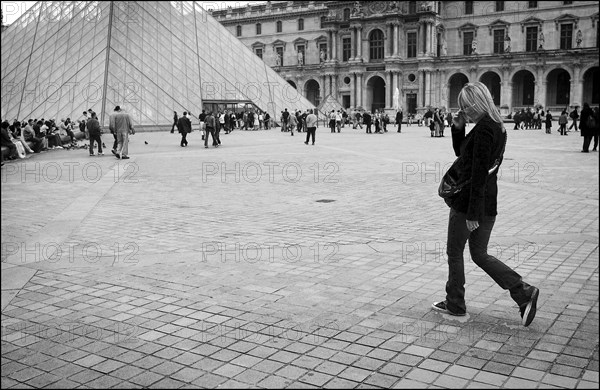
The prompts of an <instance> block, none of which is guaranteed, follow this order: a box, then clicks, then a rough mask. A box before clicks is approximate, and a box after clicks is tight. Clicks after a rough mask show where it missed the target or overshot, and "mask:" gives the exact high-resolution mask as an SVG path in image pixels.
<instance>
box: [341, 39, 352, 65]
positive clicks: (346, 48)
mask: <svg viewBox="0 0 600 390" xmlns="http://www.w3.org/2000/svg"><path fill="white" fill-rule="evenodd" d="M351 56H352V38H350V37H348V38H342V61H344V62H347V61H348V60H349V59H350V57H351Z"/></svg>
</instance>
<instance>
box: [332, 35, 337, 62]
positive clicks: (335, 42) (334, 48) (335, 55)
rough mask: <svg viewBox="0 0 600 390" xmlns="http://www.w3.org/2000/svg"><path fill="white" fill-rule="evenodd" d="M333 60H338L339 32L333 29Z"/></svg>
mask: <svg viewBox="0 0 600 390" xmlns="http://www.w3.org/2000/svg"><path fill="white" fill-rule="evenodd" d="M333 60H334V61H337V60H338V33H337V31H333Z"/></svg>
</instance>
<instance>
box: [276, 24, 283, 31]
mask: <svg viewBox="0 0 600 390" xmlns="http://www.w3.org/2000/svg"><path fill="white" fill-rule="evenodd" d="M282 25H283V24H282V23H281V22H280V21H277V23H275V31H276V32H278V33H280V32H281V31H282V30H283V27H282Z"/></svg>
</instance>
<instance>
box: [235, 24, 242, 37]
mask: <svg viewBox="0 0 600 390" xmlns="http://www.w3.org/2000/svg"><path fill="white" fill-rule="evenodd" d="M235 36H236V37H241V36H242V26H239V25H238V26H236V27H235Z"/></svg>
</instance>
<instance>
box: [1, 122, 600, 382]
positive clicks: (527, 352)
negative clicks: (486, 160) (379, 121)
mask: <svg viewBox="0 0 600 390" xmlns="http://www.w3.org/2000/svg"><path fill="white" fill-rule="evenodd" d="M316 137H317V142H316V145H315V146H312V145H308V146H307V145H305V144H304V143H303V141H304V134H302V133H301V134H298V133H296V135H295V136H294V137H291V136H290V134H289V133H281V132H280V131H278V130H271V131H258V132H243V131H235V132H233V133H232V134H229V135H222V137H221V138H222V141H223V145H222V147H220V148H210V149H204V147H203V145H202V144H201V141H200V134H199V133H198V132H194V133H192V134H191V135H190V136H189V137H188V140H189V146H188V147H187V148H181V147H179V136H178V135H177V134H170V133H168V132H162V133H138V134H136V135H135V136H133V137H132V138H131V139H132V142H131V144H130V152H131V159H130V160H127V161H123V160H121V161H119V160H116V159H115V158H114V157H113V156H111V155H105V156H102V157H100V156H96V157H89V156H88V153H87V151H86V150H78V151H66V150H63V151H50V152H46V153H43V154H41V155H35V156H33V157H32V158H30V159H27V160H23V161H20V162H18V163H15V162H9V163H7V164H6V165H5V166H4V167H3V168H2V190H1V191H2V233H1V238H2V383H1V384H2V388H24V387H48V388H74V387H80V388H100V387H101V388H105V387H114V388H129V387H152V388H179V387H182V388H185V387H187V388H193V387H196V388H197V387H206V388H215V387H228V388H239V387H241V388H248V387H259V388H274V387H293V388H300V387H301V388H310V387H326V388H339V387H344V388H351V387H359V388H371V387H391V388H407V387H408V388H415V387H428V388H446V387H464V388H470V387H475V388H481V387H493V388H496V387H505V388H536V387H541V388H552V387H559V388H564V387H567V388H575V387H577V388H597V387H598V237H599V236H598V187H599V186H598V164H599V161H598V154H597V153H589V154H584V153H580V150H581V143H582V139H581V137H579V134H578V133H570V135H569V136H568V137H561V136H559V135H558V134H556V132H554V133H553V134H551V135H547V134H544V133H543V131H540V130H538V131H513V130H509V139H508V146H507V151H506V155H505V162H504V164H503V166H502V169H501V178H500V184H499V191H500V196H499V216H498V218H497V221H496V226H495V228H494V232H493V234H492V238H491V242H490V253H492V254H494V255H496V256H497V257H498V258H500V259H501V260H503V261H505V262H506V263H507V264H509V265H510V266H511V267H513V268H515V269H516V270H517V271H518V272H519V273H520V274H521V275H522V276H523V277H524V279H525V280H526V281H527V282H529V283H531V284H533V285H536V286H538V287H539V288H540V291H541V293H540V300H539V304H538V314H537V317H536V319H535V320H534V322H533V323H532V325H531V326H530V327H528V328H524V327H522V326H521V325H520V317H519V313H518V308H517V307H516V305H515V304H514V302H513V301H512V300H511V299H510V296H509V294H508V293H507V292H506V291H503V290H501V289H500V288H499V287H498V286H497V285H496V284H495V283H494V282H493V281H492V280H491V278H489V277H488V276H487V275H486V274H485V273H484V272H483V271H481V270H480V269H478V268H477V267H476V266H475V265H474V264H473V263H472V262H471V261H468V260H467V262H466V265H465V273H466V280H467V286H466V291H467V296H466V298H467V310H468V316H467V317H463V318H460V320H457V319H456V318H451V317H448V316H446V315H442V314H440V313H437V312H434V311H432V310H431V309H430V305H431V303H432V302H433V301H434V300H440V299H443V298H444V296H445V293H444V286H445V281H446V278H447V266H446V263H445V261H446V260H445V237H446V230H447V219H448V208H447V207H446V205H445V204H444V202H443V201H442V200H441V199H440V198H439V197H438V196H437V186H438V183H439V180H440V178H441V174H442V172H443V170H444V168H447V167H448V164H450V163H451V162H452V161H453V159H454V156H453V153H452V150H451V139H450V137H445V138H430V137H429V131H428V130H427V129H425V128H424V127H416V126H412V127H408V128H407V127H404V129H403V133H402V134H398V133H396V132H395V131H391V132H389V133H387V134H383V135H378V134H372V135H367V134H364V133H363V131H360V130H351V129H348V128H345V129H343V130H342V133H340V134H337V133H336V134H331V133H330V132H329V131H328V130H327V129H319V130H318V131H317V135H316ZM104 140H105V142H106V144H107V145H108V146H110V143H112V139H110V134H108V135H104ZM108 152H109V151H108ZM109 154H110V153H109ZM467 250H468V249H467ZM466 256H468V253H467V254H466Z"/></svg>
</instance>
